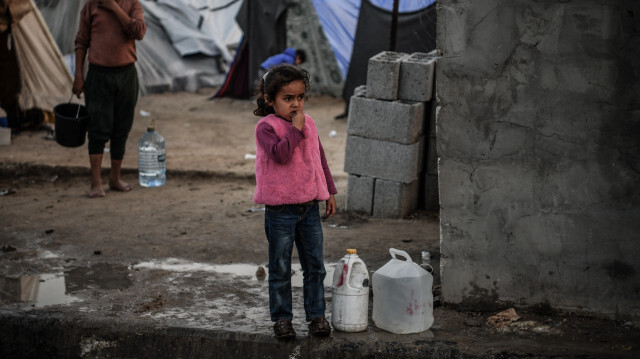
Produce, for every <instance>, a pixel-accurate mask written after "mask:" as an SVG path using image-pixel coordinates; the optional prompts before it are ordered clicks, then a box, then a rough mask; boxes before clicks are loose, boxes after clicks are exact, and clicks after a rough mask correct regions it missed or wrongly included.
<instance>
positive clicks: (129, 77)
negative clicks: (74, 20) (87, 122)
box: [109, 65, 138, 192]
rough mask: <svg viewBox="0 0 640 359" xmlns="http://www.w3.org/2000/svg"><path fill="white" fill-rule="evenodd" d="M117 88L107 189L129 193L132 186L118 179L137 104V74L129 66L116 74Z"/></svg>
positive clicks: (133, 67)
mask: <svg viewBox="0 0 640 359" xmlns="http://www.w3.org/2000/svg"><path fill="white" fill-rule="evenodd" d="M115 79H116V81H117V82H116V86H117V88H118V90H117V95H116V99H115V101H114V102H115V103H117V104H118V106H116V107H115V108H114V119H113V131H112V135H111V174H110V176H109V188H111V189H114V190H117V191H123V192H126V191H130V190H131V189H132V188H133V185H132V184H130V183H127V182H124V181H123V180H122V179H121V177H120V172H121V171H120V169H121V168H122V160H123V159H124V153H125V147H126V143H127V138H128V137H129V132H130V131H131V127H132V126H133V117H134V114H135V108H136V103H137V102H138V74H137V72H136V68H135V66H133V65H131V66H129V67H127V68H125V69H123V70H122V71H120V72H118V73H117V76H116V77H115Z"/></svg>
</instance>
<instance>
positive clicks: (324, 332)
mask: <svg viewBox="0 0 640 359" xmlns="http://www.w3.org/2000/svg"><path fill="white" fill-rule="evenodd" d="M309 332H310V333H311V335H313V336H316V337H328V336H329V334H331V326H330V325H329V322H328V321H327V320H326V319H325V318H324V317H315V318H313V319H312V320H311V323H309Z"/></svg>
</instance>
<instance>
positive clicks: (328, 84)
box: [212, 0, 343, 98]
mask: <svg viewBox="0 0 640 359" xmlns="http://www.w3.org/2000/svg"><path fill="white" fill-rule="evenodd" d="M236 22H237V23H238V25H239V26H240V28H241V29H242V31H243V33H244V36H243V39H242V43H241V44H240V46H239V47H238V49H237V51H236V57H235V58H234V60H233V62H232V64H231V66H230V70H229V72H228V73H227V77H226V79H225V81H224V83H223V84H222V86H221V87H220V89H219V90H218V92H217V93H216V94H215V95H213V96H212V98H216V97H223V96H231V97H236V98H249V97H251V95H252V93H253V90H254V88H255V85H256V80H257V73H258V70H259V68H260V63H262V62H263V61H264V60H265V59H266V58H267V57H269V56H271V55H275V54H278V53H281V52H282V51H283V50H284V49H285V48H287V47H294V48H298V49H303V50H304V51H305V52H306V53H307V62H305V63H304V64H303V65H302V67H303V68H305V69H306V70H308V71H309V72H310V74H311V82H312V87H311V89H312V91H313V92H315V93H327V94H332V95H335V96H338V95H339V94H340V92H341V90H342V84H343V76H342V74H341V73H340V69H339V67H338V63H337V62H336V60H335V55H334V53H333V50H332V48H331V46H330V44H329V41H328V39H327V37H326V34H325V32H324V31H323V29H322V24H321V23H320V19H319V17H318V14H317V13H316V11H315V8H314V6H313V3H312V1H311V0H273V1H269V2H266V1H260V0H245V1H244V3H243V5H242V7H241V8H240V10H239V11H238V14H237V16H236Z"/></svg>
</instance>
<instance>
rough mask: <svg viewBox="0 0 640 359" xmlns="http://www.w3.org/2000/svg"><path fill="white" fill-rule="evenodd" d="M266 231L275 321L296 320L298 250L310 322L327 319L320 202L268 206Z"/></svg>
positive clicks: (272, 315) (265, 223)
mask: <svg viewBox="0 0 640 359" xmlns="http://www.w3.org/2000/svg"><path fill="white" fill-rule="evenodd" d="M264 230H265V233H266V234H267V240H268V241H269V311H270V313H271V320H272V321H274V322H275V321H278V320H279V319H289V320H291V319H292V318H293V313H292V309H291V307H292V303H291V302H292V298H291V297H292V295H291V252H292V250H293V243H295V244H296V248H297V249H298V256H299V257H300V265H301V266H302V274H303V293H304V311H305V315H306V320H307V321H311V319H313V318H315V317H318V316H324V312H325V299H324V277H325V276H326V275H327V272H326V271H325V269H324V256H323V253H322V247H323V238H322V223H321V219H320V210H319V206H318V202H317V201H316V202H314V203H313V204H312V205H298V204H292V205H289V204H288V205H280V206H266V211H265V215H264Z"/></svg>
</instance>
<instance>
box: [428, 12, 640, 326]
mask: <svg viewBox="0 0 640 359" xmlns="http://www.w3.org/2000/svg"><path fill="white" fill-rule="evenodd" d="M639 14H640V3H639V2H637V1H629V0H612V1H607V2H602V1H598V0H583V1H579V2H575V1H573V2H572V1H568V2H562V1H558V2H535V1H498V0H482V1H477V0H438V24H437V34H438V35H437V36H438V39H437V43H438V46H439V48H438V51H439V55H440V56H439V58H438V64H437V67H436V78H437V94H438V105H439V109H438V112H437V117H436V121H437V122H436V127H437V151H438V154H439V165H438V171H439V180H440V204H441V210H440V224H441V268H440V269H441V276H442V297H443V300H444V301H445V302H447V303H449V304H455V305H458V306H461V307H463V308H470V309H474V310H483V309H485V310H486V309H487V308H493V307H495V306H496V305H502V306H507V305H508V306H512V305H515V306H537V305H542V306H545V307H546V306H550V307H552V308H555V309H560V310H570V311H577V312H588V313H595V314H597V315H601V316H606V317H613V318H621V319H623V318H628V317H635V318H640V306H639V305H638V303H640V260H638V258H640V186H639V184H640V135H639V134H640V105H639V102H638V94H639V93H640V61H638V58H640V38H639V37H638V35H637V34H638V33H640V22H639V21H638V15H639Z"/></svg>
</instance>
